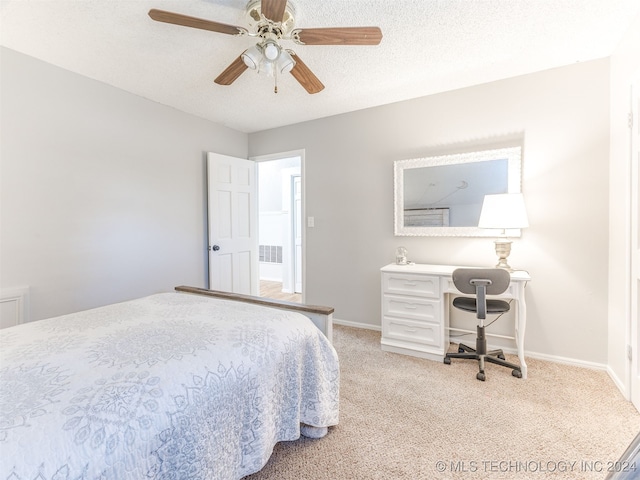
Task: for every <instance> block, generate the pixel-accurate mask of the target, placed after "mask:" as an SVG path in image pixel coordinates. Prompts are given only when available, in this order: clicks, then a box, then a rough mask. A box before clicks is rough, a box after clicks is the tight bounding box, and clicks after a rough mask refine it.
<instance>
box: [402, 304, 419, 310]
mask: <svg viewBox="0 0 640 480" xmlns="http://www.w3.org/2000/svg"><path fill="white" fill-rule="evenodd" d="M404 308H405V310H416V309H417V308H418V307H417V306H416V305H414V304H413V303H405V304H404Z"/></svg>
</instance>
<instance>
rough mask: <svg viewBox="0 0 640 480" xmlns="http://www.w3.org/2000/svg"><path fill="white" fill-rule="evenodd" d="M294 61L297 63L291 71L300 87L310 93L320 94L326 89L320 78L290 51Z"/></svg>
mask: <svg viewBox="0 0 640 480" xmlns="http://www.w3.org/2000/svg"><path fill="white" fill-rule="evenodd" d="M288 51H289V53H290V54H291V56H293V59H294V60H295V61H296V64H295V66H294V67H293V69H291V75H293V76H294V77H295V79H296V80H298V82H300V85H302V86H303V87H304V89H305V90H306V91H307V92H309V93H318V92H320V91H322V90H323V89H324V85H323V84H322V82H321V81H320V80H318V77H316V76H315V75H314V73H313V72H312V71H311V70H310V69H309V67H307V65H306V64H305V63H304V62H303V61H302V60H301V59H300V57H299V56H298V55H297V54H296V53H294V52H292V51H290V50H288Z"/></svg>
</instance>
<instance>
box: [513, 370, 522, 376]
mask: <svg viewBox="0 0 640 480" xmlns="http://www.w3.org/2000/svg"><path fill="white" fill-rule="evenodd" d="M511 375H513V376H514V377H516V378H522V372H521V371H520V370H515V369H514V370H513V371H512V372H511Z"/></svg>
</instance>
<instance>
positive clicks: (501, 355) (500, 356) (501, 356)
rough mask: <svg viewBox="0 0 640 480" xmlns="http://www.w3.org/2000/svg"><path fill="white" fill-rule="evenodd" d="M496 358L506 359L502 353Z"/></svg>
mask: <svg viewBox="0 0 640 480" xmlns="http://www.w3.org/2000/svg"><path fill="white" fill-rule="evenodd" d="M498 358H499V359H500V360H506V359H505V358H504V355H503V354H500V355H498Z"/></svg>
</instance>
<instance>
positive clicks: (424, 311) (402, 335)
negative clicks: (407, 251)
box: [381, 263, 531, 378]
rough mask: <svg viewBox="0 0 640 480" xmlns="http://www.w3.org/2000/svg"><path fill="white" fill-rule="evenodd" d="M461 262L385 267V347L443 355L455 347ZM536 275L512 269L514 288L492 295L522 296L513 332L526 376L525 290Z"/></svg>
mask: <svg viewBox="0 0 640 480" xmlns="http://www.w3.org/2000/svg"><path fill="white" fill-rule="evenodd" d="M456 268H460V267H459V266H453V265H421V264H413V265H396V264H395V263H392V264H390V265H387V266H385V267H383V268H382V269H381V274H382V339H381V345H382V349H383V350H386V351H390V352H396V353H402V354H405V355H413V356H417V357H422V358H428V359H431V360H440V361H442V359H443V358H444V355H445V353H446V352H447V350H448V347H449V331H450V327H449V309H450V305H451V301H450V297H451V296H452V295H462V294H461V293H460V292H459V291H458V290H457V289H456V287H455V286H454V285H453V281H452V280H451V274H452V273H453V271H454V270H455V269H456ZM530 280H531V277H530V276H529V274H528V273H527V272H524V271H516V272H512V273H511V283H510V284H509V288H507V290H506V291H505V292H504V293H502V294H500V295H490V297H491V298H504V299H514V300H515V302H516V310H515V325H514V336H513V337H507V338H511V339H514V340H515V341H516V346H517V348H518V358H519V359H520V366H521V369H522V378H527V364H526V362H525V359H524V332H525V327H526V325H527V306H526V301H525V291H524V290H525V286H526V284H527V282H528V281H530ZM471 333H475V332H471ZM487 336H490V334H487Z"/></svg>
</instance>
